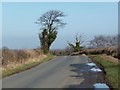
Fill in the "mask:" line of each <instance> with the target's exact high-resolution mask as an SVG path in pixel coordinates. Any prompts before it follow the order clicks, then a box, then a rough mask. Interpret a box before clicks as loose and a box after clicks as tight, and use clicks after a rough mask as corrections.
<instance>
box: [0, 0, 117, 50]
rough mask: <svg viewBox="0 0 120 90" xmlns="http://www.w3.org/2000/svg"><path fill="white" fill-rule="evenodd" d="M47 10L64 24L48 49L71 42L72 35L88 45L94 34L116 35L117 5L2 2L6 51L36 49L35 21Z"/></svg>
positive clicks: (37, 45) (59, 47)
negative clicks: (58, 14)
mask: <svg viewBox="0 0 120 90" xmlns="http://www.w3.org/2000/svg"><path fill="white" fill-rule="evenodd" d="M49 10H61V11H63V12H64V14H65V15H66V17H63V18H62V20H63V21H64V22H65V23H67V25H66V26H65V27H64V28H61V29H59V30H58V36H57V38H56V40H55V42H54V43H53V44H52V46H51V49H64V48H65V47H66V46H67V41H69V42H71V43H73V42H75V35H76V33H79V34H81V35H82V36H83V40H84V43H88V41H89V40H91V39H93V37H94V36H96V35H116V34H117V33H118V3H117V2H56V3H55V2H3V3H2V46H6V47H8V48H10V49H22V48H37V47H39V46H40V43H39V38H38V33H39V32H40V30H39V29H40V25H38V24H35V22H36V21H37V19H38V18H39V17H40V16H41V15H42V14H44V13H45V12H47V11H49ZM0 23H1V22H0Z"/></svg>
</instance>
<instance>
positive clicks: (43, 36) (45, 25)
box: [36, 10, 66, 53]
mask: <svg viewBox="0 0 120 90" xmlns="http://www.w3.org/2000/svg"><path fill="white" fill-rule="evenodd" d="M64 16H65V15H64V13H63V12H62V11H57V10H50V11H48V12H46V13H44V14H43V15H42V16H41V17H40V18H39V19H38V20H37V22H36V23H37V24H40V25H41V28H40V29H41V30H42V32H41V33H40V34H39V39H40V43H41V49H42V50H43V51H44V53H48V51H49V49H50V46H51V44H52V43H53V42H54V41H55V39H56V37H57V33H58V31H57V30H58V29H59V28H61V27H63V26H64V25H65V24H66V23H64V22H63V21H62V20H61V17H64Z"/></svg>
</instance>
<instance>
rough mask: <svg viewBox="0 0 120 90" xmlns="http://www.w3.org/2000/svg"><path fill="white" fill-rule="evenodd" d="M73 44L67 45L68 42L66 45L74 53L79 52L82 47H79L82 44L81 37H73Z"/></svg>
mask: <svg viewBox="0 0 120 90" xmlns="http://www.w3.org/2000/svg"><path fill="white" fill-rule="evenodd" d="M75 39H76V41H75V44H72V43H69V42H68V45H69V46H70V47H71V48H72V49H73V50H74V52H78V51H80V50H81V49H82V48H83V47H82V46H81V44H82V43H83V41H82V35H79V36H78V34H77V35H76V36H75Z"/></svg>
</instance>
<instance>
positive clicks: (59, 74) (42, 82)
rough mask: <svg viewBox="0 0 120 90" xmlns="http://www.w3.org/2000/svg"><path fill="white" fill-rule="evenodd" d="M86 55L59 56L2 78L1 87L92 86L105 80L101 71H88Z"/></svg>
mask: <svg viewBox="0 0 120 90" xmlns="http://www.w3.org/2000/svg"><path fill="white" fill-rule="evenodd" d="M88 62H89V60H88V58H87V57H86V56H61V57H58V58H55V59H53V60H50V61H48V62H44V63H42V64H40V65H38V66H36V67H35V68H32V69H30V70H26V71H23V72H21V73H18V74H14V75H11V76H9V77H5V78H3V79H2V88H93V84H94V83H96V82H105V81H104V78H103V74H102V73H94V72H91V71H90V67H89V66H87V65H86V63H88Z"/></svg>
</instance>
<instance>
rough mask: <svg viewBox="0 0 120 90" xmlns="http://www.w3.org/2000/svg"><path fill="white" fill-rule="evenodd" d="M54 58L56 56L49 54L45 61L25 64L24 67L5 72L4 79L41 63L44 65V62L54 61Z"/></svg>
mask: <svg viewBox="0 0 120 90" xmlns="http://www.w3.org/2000/svg"><path fill="white" fill-rule="evenodd" d="M54 57H55V56H53V55H50V54H48V55H47V57H46V58H44V59H43V60H40V61H36V62H31V63H28V64H23V65H21V66H19V67H16V68H14V69H6V70H3V71H2V77H7V76H10V75H12V74H15V73H19V72H21V71H25V70H28V69H31V68H33V67H35V66H37V65H39V64H40V63H43V62H46V61H49V60H51V59H53V58H54Z"/></svg>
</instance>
